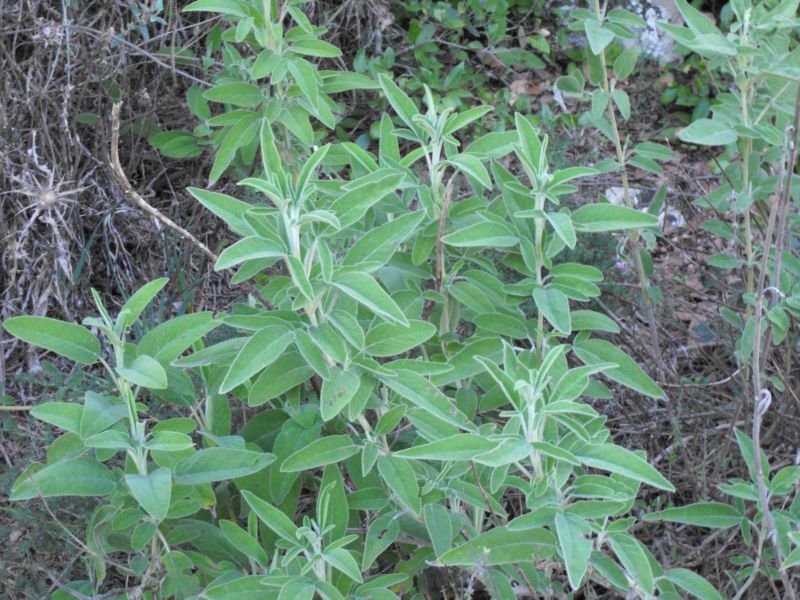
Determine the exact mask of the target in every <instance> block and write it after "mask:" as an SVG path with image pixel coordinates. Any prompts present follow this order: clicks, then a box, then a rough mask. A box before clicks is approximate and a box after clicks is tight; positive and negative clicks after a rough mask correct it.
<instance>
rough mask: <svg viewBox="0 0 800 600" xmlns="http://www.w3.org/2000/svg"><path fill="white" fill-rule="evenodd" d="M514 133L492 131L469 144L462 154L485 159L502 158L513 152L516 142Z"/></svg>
mask: <svg viewBox="0 0 800 600" xmlns="http://www.w3.org/2000/svg"><path fill="white" fill-rule="evenodd" d="M518 139H519V138H518V136H517V132H516V131H493V132H490V133H486V134H484V135H482V136H481V137H479V138H477V139H476V140H473V141H472V142H470V144H469V145H468V146H467V147H466V148H465V149H464V152H467V153H469V154H475V155H477V156H486V157H487V158H494V159H497V158H502V157H504V156H506V155H507V154H510V153H511V152H513V151H514V144H516V143H517V141H518Z"/></svg>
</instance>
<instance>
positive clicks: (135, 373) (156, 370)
mask: <svg viewBox="0 0 800 600" xmlns="http://www.w3.org/2000/svg"><path fill="white" fill-rule="evenodd" d="M117 373H118V374H119V375H120V377H122V378H123V379H126V380H127V381H129V382H131V383H132V384H134V385H140V386H142V387H145V388H149V389H151V390H164V389H166V388H167V372H166V371H165V370H164V367H162V366H161V363H159V362H158V361H157V360H155V359H154V358H152V357H150V356H147V355H146V354H140V355H139V356H137V357H136V359H135V360H134V361H133V363H131V366H130V367H117Z"/></svg>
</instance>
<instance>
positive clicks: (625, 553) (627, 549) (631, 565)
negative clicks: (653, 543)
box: [608, 533, 654, 596]
mask: <svg viewBox="0 0 800 600" xmlns="http://www.w3.org/2000/svg"><path fill="white" fill-rule="evenodd" d="M608 539H609V542H610V543H611V549H612V550H613V551H614V554H616V555H617V558H619V560H620V562H621V563H622V565H623V566H624V567H625V570H626V571H628V573H629V574H630V575H631V576H632V577H633V578H634V579H635V580H636V582H637V583H638V584H639V585H640V586H641V587H642V589H643V590H644V592H645V593H646V594H648V595H650V596H652V595H653V590H654V582H653V570H652V568H651V567H650V562H649V561H648V560H647V554H645V551H644V550H643V548H642V547H641V545H640V544H639V542H638V541H637V540H636V539H635V538H634V537H633V536H631V535H628V534H627V533H623V534H613V535H610V536H609V538H608Z"/></svg>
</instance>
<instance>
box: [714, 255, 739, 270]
mask: <svg viewBox="0 0 800 600" xmlns="http://www.w3.org/2000/svg"><path fill="white" fill-rule="evenodd" d="M706 262H707V263H708V264H709V265H711V266H712V267H717V268H718V269H735V268H737V267H738V266H739V259H738V258H736V257H735V256H734V255H732V254H727V253H725V252H719V253H717V254H712V255H711V256H709V257H708V258H706Z"/></svg>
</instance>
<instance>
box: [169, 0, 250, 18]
mask: <svg viewBox="0 0 800 600" xmlns="http://www.w3.org/2000/svg"><path fill="white" fill-rule="evenodd" d="M181 10H182V11H183V12H214V13H222V14H223V15H228V16H234V17H249V16H250V11H249V10H248V6H247V4H246V3H245V2H244V1H243V0H195V1H194V2H192V3H191V4H189V5H187V6H185V7H183V9H181Z"/></svg>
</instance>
